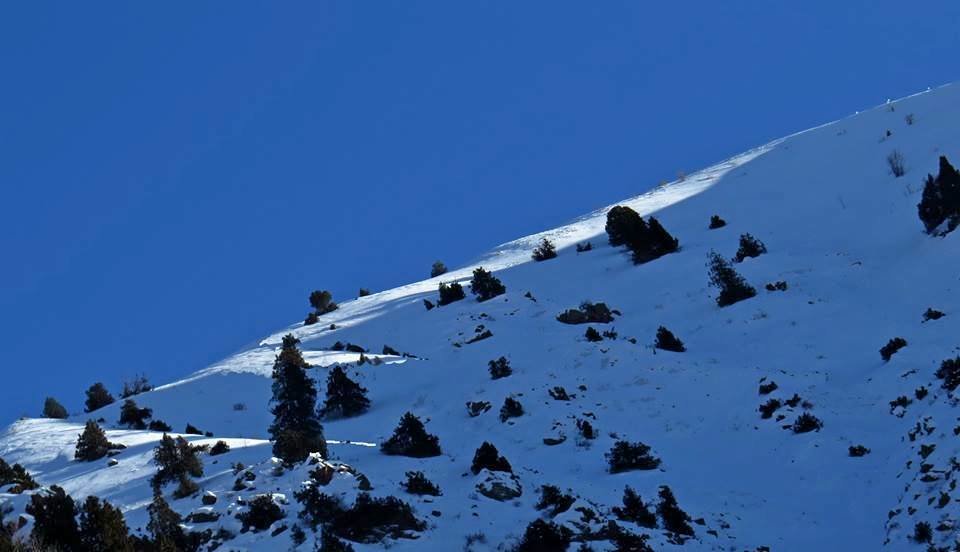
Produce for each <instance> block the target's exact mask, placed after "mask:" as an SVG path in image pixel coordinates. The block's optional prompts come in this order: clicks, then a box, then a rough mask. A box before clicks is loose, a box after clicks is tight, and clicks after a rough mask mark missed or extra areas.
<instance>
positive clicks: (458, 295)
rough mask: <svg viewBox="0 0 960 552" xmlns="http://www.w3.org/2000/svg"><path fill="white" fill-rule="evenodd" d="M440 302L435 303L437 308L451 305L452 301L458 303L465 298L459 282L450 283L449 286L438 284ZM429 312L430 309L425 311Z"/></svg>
mask: <svg viewBox="0 0 960 552" xmlns="http://www.w3.org/2000/svg"><path fill="white" fill-rule="evenodd" d="M439 290H440V300H439V301H437V306H440V307H442V306H444V305H449V304H450V303H453V302H454V301H459V300H461V299H463V298H464V297H466V295H465V294H464V292H463V286H461V285H460V282H452V283H450V284H445V283H443V282H440V287H439ZM427 310H430V309H427Z"/></svg>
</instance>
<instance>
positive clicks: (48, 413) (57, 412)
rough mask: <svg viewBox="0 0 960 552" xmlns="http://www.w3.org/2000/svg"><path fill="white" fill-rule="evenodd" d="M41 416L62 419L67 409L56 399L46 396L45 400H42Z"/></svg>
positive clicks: (65, 415)
mask: <svg viewBox="0 0 960 552" xmlns="http://www.w3.org/2000/svg"><path fill="white" fill-rule="evenodd" d="M43 417H44V418H56V419H61V420H62V419H64V418H66V417H67V409H66V408H64V407H63V405H62V404H60V403H59V402H57V399H55V398H53V397H47V398H46V400H45V401H43Z"/></svg>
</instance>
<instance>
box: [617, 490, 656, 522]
mask: <svg viewBox="0 0 960 552" xmlns="http://www.w3.org/2000/svg"><path fill="white" fill-rule="evenodd" d="M613 514H614V515H615V516H617V519H620V520H622V521H630V522H633V523H636V524H637V525H639V526H641V527H646V528H647V529H654V528H656V526H657V516H656V515H654V513H653V512H651V511H650V509H649V508H648V507H647V505H646V504H644V503H643V500H642V499H641V498H640V495H638V494H637V492H636V491H634V490H633V489H632V488H630V487H629V486H627V487H625V488H624V489H623V507H622V508H621V507H619V506H616V507H614V508H613Z"/></svg>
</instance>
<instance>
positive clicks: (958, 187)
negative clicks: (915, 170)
mask: <svg viewBox="0 0 960 552" xmlns="http://www.w3.org/2000/svg"><path fill="white" fill-rule="evenodd" d="M917 214H918V215H919V216H920V221H921V222H923V226H924V228H925V229H926V231H927V233H928V234H932V233H933V232H934V231H936V229H937V228H939V227H940V225H942V224H943V223H944V222H947V223H948V224H947V229H946V231H947V232H950V231H952V230H953V229H954V228H956V227H957V224H958V223H960V173H958V172H957V170H956V169H954V168H953V165H951V164H950V162H949V161H947V158H946V157H945V156H942V155H941V156H940V172H939V173H938V174H937V177H936V178H934V177H933V175H931V174H928V175H927V178H926V180H924V183H923V196H922V198H921V200H920V203H919V204H918V205H917Z"/></svg>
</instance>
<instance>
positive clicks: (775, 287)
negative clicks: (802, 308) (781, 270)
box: [764, 280, 787, 291]
mask: <svg viewBox="0 0 960 552" xmlns="http://www.w3.org/2000/svg"><path fill="white" fill-rule="evenodd" d="M764 287H766V288H767V291H787V283H786V282H784V281H783V280H780V281H777V282H773V283H770V284H767V285H766V286H764Z"/></svg>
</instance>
